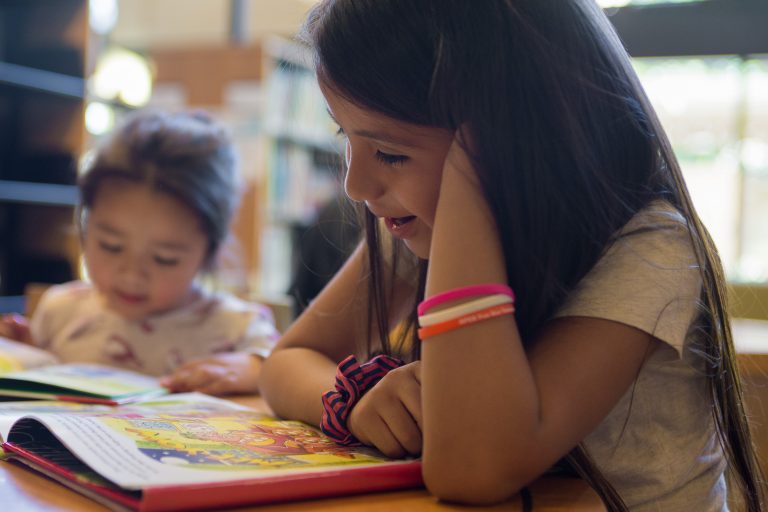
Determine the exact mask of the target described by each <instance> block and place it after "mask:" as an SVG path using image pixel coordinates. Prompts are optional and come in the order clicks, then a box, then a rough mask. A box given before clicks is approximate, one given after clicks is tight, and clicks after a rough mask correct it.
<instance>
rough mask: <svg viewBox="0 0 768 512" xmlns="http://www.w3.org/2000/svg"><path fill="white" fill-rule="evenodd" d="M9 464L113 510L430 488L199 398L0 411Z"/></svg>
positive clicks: (407, 474)
mask: <svg viewBox="0 0 768 512" xmlns="http://www.w3.org/2000/svg"><path fill="white" fill-rule="evenodd" d="M0 434H1V435H2V436H3V438H4V439H5V443H4V444H3V445H2V446H3V450H4V451H5V457H6V458H8V459H10V460H11V461H14V462H17V463H21V464H25V465H26V466H29V467H31V468H33V469H35V470H37V471H39V472H41V473H43V474H45V475H47V476H49V477H51V478H53V479H54V480H57V481H58V482H60V483H62V484H64V485H66V486H68V487H70V488H72V489H75V490H77V491H78V492H81V493H82V494H84V495H86V496H89V497H90V498H92V499H94V500H96V501H99V502H101V503H102V504H105V505H107V506H108V507H110V508H111V509H113V510H146V511H160V510H169V511H170V510H200V509H216V510H221V509H223V508H228V507H235V506H244V505H255V504H263V503H272V502H281V501H293V500H301V499H308V498H320V497H328V496H340V495H346V494H356V493H362V492H374V491H385V490H394V489H405V488H413V487H419V486H421V485H422V479H421V465H420V462H419V461H418V460H392V459H387V458H386V457H384V456H383V455H381V454H380V453H378V452H376V451H375V450H372V449H369V448H351V447H342V446H339V445H337V444H336V443H334V442H333V441H332V440H331V439H329V438H328V437H326V436H325V435H323V434H322V433H320V432H319V431H318V430H317V429H315V428H313V427H310V426H309V425H306V424H303V423H301V422H297V421H284V420H280V419H277V418H274V417H270V416H268V415H264V414H262V413H259V412H256V411H253V410H251V409H247V408H244V407H242V406H238V405H237V404H234V403H233V402H229V401H226V400H220V399H216V398H212V397H208V396H206V395H200V394H197V393H190V394H183V395H167V396H164V397H160V398H157V399H155V400H150V401H145V402H140V403H137V404H131V405H125V406H119V407H113V408H110V407H103V406H94V405H83V404H66V403H62V402H58V403H56V402H26V404H21V403H20V402H17V403H6V404H0Z"/></svg>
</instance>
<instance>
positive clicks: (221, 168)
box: [77, 111, 238, 264]
mask: <svg viewBox="0 0 768 512" xmlns="http://www.w3.org/2000/svg"><path fill="white" fill-rule="evenodd" d="M112 179H121V180H127V181H131V182H134V183H143V184H146V185H147V186H149V187H151V188H153V189H155V190H158V191H161V192H163V193H166V194H168V195H170V196H172V197H174V198H176V199H177V200H179V201H181V202H182V203H183V204H185V205H186V206H187V207H188V208H190V209H191V210H192V211H193V212H195V213H196V214H197V216H198V217H199V219H200V226H201V228H202V229H203V231H204V233H205V234H206V235H207V237H208V249H207V258H206V261H207V263H208V264H211V263H212V260H213V259H214V257H215V255H216V252H217V250H218V249H219V247H220V246H221V243H222V242H223V240H224V239H225V238H226V236H227V233H228V230H229V225H230V221H231V220H232V216H233V214H234V211H235V209H236V207H237V199H238V192H237V188H238V187H237V185H238V174H237V159H236V154H235V150H234V147H233V144H232V141H231V140H230V137H229V135H228V134H227V132H226V131H225V130H224V128H223V127H222V126H220V125H219V124H217V123H215V122H214V121H213V119H212V118H211V117H209V116H208V115H207V114H205V113H204V112H201V111H190V112H178V113H171V112H161V111H139V112H136V113H134V114H132V115H131V116H130V117H128V118H127V119H126V120H125V122H124V123H123V124H122V125H120V126H119V127H118V128H117V129H116V130H115V131H114V132H113V133H111V134H110V135H109V137H108V138H107V139H106V140H105V141H103V142H102V143H101V144H100V145H99V146H98V148H97V149H96V151H95V155H94V156H93V158H92V159H91V160H90V161H89V162H88V163H87V164H86V165H85V168H84V169H83V172H82V174H81V175H80V178H79V180H78V185H79V187H80V206H79V208H78V211H77V218H78V220H79V222H78V224H79V225H80V227H81V229H82V227H83V226H84V223H85V221H86V219H87V215H88V211H89V210H90V209H91V208H92V207H93V204H94V202H95V200H96V195H97V194H98V191H99V187H100V185H101V184H102V183H103V182H104V181H105V180H112Z"/></svg>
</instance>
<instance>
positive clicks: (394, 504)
mask: <svg viewBox="0 0 768 512" xmlns="http://www.w3.org/2000/svg"><path fill="white" fill-rule="evenodd" d="M235 401H236V402H238V403H241V404H243V405H247V406H249V407H253V408H254V409H257V410H261V411H266V410H267V407H266V405H265V404H264V402H263V400H261V398H260V397H245V398H238V399H236V400H235ZM529 489H530V494H531V498H532V501H533V510H534V511H535V512H593V511H605V507H604V506H603V504H602V502H601V501H600V499H599V498H598V496H597V494H596V493H595V492H594V491H593V490H592V489H591V488H590V487H589V486H588V485H587V484H586V483H584V482H583V481H581V480H579V479H574V478H565V477H545V478H542V479H540V480H538V481H536V482H534V483H533V484H532V485H531V486H530V487H529ZM0 504H2V505H3V510H11V511H17V510H18V511H22V510H23V511H24V512H43V511H45V512H50V511H54V510H76V511H77V512H97V511H98V512H101V511H104V510H107V509H106V508H105V507H103V506H101V505H99V504H98V503H96V502H94V501H91V500H89V499H87V498H85V497H83V496H81V495H80V494H77V493H76V492H74V491H70V490H69V489H67V488H66V487H64V486H62V485H61V484H58V483H56V482H54V481H52V480H49V479H48V478H46V477H44V476H42V475H39V474H37V473H35V472H33V471H30V470H28V469H26V468H23V467H20V466H17V465H16V464H14V463H11V462H7V461H3V462H0ZM237 510H238V511H241V512H245V511H248V510H253V511H259V512H287V511H289V510H290V511H312V512H315V511H317V512H331V511H332V512H358V511H360V510H365V511H366V512H395V511H397V512H400V511H405V512H439V511H460V510H482V511H487V512H495V511H507V512H515V511H522V510H523V506H522V500H521V498H520V497H519V496H516V497H514V498H513V499H511V500H509V501H508V502H506V503H503V504H500V505H496V506H492V507H477V508H475V507H464V506H458V505H450V504H446V503H440V502H438V501H437V500H436V499H435V498H433V497H432V496H430V495H429V494H428V493H427V492H426V491H425V490H410V491H395V492H387V493H376V494H366V495H358V496H348V497H340V498H332V499H324V500H311V501H304V502H291V503H284V504H279V505H265V506H260V507H249V508H248V507H247V508H241V509H237Z"/></svg>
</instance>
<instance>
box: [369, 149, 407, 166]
mask: <svg viewBox="0 0 768 512" xmlns="http://www.w3.org/2000/svg"><path fill="white" fill-rule="evenodd" d="M376 158H377V159H378V160H379V161H380V162H383V163H385V164H387V165H402V164H404V163H405V162H406V160H408V157H407V156H405V155H392V154H389V153H383V152H381V151H376Z"/></svg>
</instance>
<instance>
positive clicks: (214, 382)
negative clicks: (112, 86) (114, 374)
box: [0, 112, 277, 395]
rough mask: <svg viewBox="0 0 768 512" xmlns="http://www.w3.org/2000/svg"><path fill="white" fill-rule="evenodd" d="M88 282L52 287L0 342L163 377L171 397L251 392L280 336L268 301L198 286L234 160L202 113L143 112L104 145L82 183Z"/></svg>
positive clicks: (230, 197) (228, 193)
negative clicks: (31, 345) (24, 343)
mask: <svg viewBox="0 0 768 512" xmlns="http://www.w3.org/2000/svg"><path fill="white" fill-rule="evenodd" d="M79 188H80V195H81V204H80V206H79V208H78V212H77V218H78V224H79V226H78V227H79V229H80V233H81V242H82V248H83V254H84V259H85V265H86V268H87V273H88V277H89V278H90V281H89V282H79V281H78V282H71V283H66V284H63V285H58V286H52V287H51V288H49V289H48V290H47V291H46V293H45V294H44V295H43V297H42V298H41V300H40V302H39V304H38V306H37V308H36V310H35V312H34V315H33V316H32V319H31V321H30V322H29V326H27V325H26V322H25V321H24V320H23V319H20V318H19V317H9V318H5V319H4V329H3V330H4V333H2V332H0V335H5V336H9V337H12V338H14V339H19V340H26V341H30V342H32V343H34V344H35V345H38V346H40V347H42V348H45V349H47V350H49V351H51V352H52V353H53V354H55V355H56V356H58V358H59V359H60V360H61V361H62V362H92V363H101V364H107V365H111V366H118V367H123V368H127V369H131V370H135V371H139V372H142V373H145V374H149V375H156V376H164V378H163V379H162V382H163V384H164V385H166V386H167V387H168V388H169V389H171V390H172V391H192V390H196V391H202V392H206V393H211V394H217V395H221V394H228V393H238V392H251V393H252V392H255V391H257V390H258V388H257V381H258V377H259V374H260V370H261V364H262V360H263V358H264V357H266V356H267V355H268V353H269V351H270V350H271V348H272V346H273V344H274V342H275V341H276V339H277V331H276V329H275V327H274V324H273V321H272V315H271V312H270V311H269V309H268V308H267V307H266V306H262V305H259V304H254V303H250V302H244V301H242V300H239V299H237V298H236V297H234V296H231V295H229V294H226V293H212V292H209V291H206V290H205V289H203V288H202V287H201V286H200V285H199V283H198V282H197V279H196V278H198V277H199V276H200V275H201V274H202V273H204V272H206V271H209V270H212V269H213V266H214V264H215V260H216V255H217V252H218V250H219V248H220V247H221V244H222V242H223V241H224V240H225V238H226V236H227V234H228V230H229V226H230V221H231V219H232V216H233V213H234V211H235V209H236V205H237V197H238V175H237V165H236V156H235V152H234V148H233V146H232V143H231V141H230V139H229V137H228V135H227V133H226V132H225V130H224V129H223V128H222V127H221V126H219V125H218V124H216V123H215V122H213V120H211V119H210V118H209V117H207V116H206V115H205V114H203V113H194V112H190V113H187V112H183V113H163V112H140V113H137V114H134V115H132V116H131V117H130V118H129V119H128V120H127V121H126V122H125V123H124V124H123V125H122V126H121V127H119V128H118V129H117V130H116V131H115V132H114V133H113V134H111V136H110V137H109V138H108V139H107V140H106V141H104V143H103V144H101V145H100V146H99V147H98V148H97V150H96V154H95V156H94V157H93V158H92V160H91V161H90V162H89V163H88V164H86V168H85V169H84V172H83V174H82V175H81V177H80V179H79Z"/></svg>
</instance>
